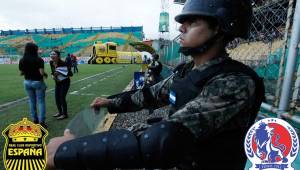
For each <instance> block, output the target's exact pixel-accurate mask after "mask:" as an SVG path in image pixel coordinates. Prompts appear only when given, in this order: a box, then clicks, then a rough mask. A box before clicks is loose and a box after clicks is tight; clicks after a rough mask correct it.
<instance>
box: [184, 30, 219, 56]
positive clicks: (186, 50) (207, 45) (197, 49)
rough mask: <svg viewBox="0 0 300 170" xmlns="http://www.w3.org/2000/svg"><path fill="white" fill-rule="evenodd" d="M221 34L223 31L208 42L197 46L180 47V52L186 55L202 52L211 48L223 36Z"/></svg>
mask: <svg viewBox="0 0 300 170" xmlns="http://www.w3.org/2000/svg"><path fill="white" fill-rule="evenodd" d="M221 35H222V34H221V33H217V34H216V35H214V36H213V37H212V38H210V39H208V40H207V41H206V42H204V43H203V44H201V45H199V46H197V47H180V48H179V52H180V53H182V54H183V55H185V56H189V55H199V54H202V53H204V52H206V51H207V50H208V49H209V48H211V47H212V46H213V44H214V43H215V42H216V41H217V40H218V39H219V38H220V37H221Z"/></svg>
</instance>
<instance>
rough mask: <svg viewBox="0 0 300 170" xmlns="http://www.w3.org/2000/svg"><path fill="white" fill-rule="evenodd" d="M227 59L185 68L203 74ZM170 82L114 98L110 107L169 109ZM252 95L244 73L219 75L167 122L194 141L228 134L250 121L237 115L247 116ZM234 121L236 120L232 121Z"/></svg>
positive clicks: (249, 79)
mask: <svg viewBox="0 0 300 170" xmlns="http://www.w3.org/2000/svg"><path fill="white" fill-rule="evenodd" d="M227 59H229V57H227V56H225V57H218V58H213V59H212V60H210V61H208V62H206V63H205V64H202V65H199V66H197V67H194V64H193V62H190V63H187V64H186V65H185V66H184V67H185V68H188V69H190V70H192V69H198V70H199V71H204V70H205V69H207V68H209V67H210V66H213V65H215V64H219V63H220V62H222V61H224V60H227ZM173 78H174V74H172V75H170V76H169V77H167V78H166V79H164V80H162V81H161V82H159V83H157V84H156V85H154V86H151V87H150V89H149V91H148V92H146V93H145V92H144V91H142V90H139V91H137V92H135V93H134V94H131V95H130V96H127V97H124V96H123V97H117V98H113V99H112V104H111V106H109V107H111V108H120V107H122V106H124V105H129V106H127V109H124V110H123V111H124V112H132V111H137V110H141V109H143V108H158V107H162V106H165V105H168V104H169V101H168V100H169V92H170V87H171V85H172V83H173ZM254 93H255V82H254V81H253V80H252V78H251V77H250V76H248V75H246V74H243V73H224V74H218V75H217V76H215V77H213V78H212V79H210V80H209V81H208V82H207V83H206V84H205V86H204V87H203V89H202V91H201V92H200V93H199V94H198V95H197V97H195V98H194V99H192V100H190V101H189V102H188V103H186V104H185V105H184V106H182V107H181V108H179V109H178V110H176V111H175V113H174V114H172V115H171V116H169V117H168V118H167V121H171V122H179V123H182V124H183V125H184V126H185V127H187V128H188V129H189V130H190V131H191V132H192V133H193V134H194V135H195V137H196V138H202V137H206V136H208V135H210V134H213V133H217V132H220V131H224V130H225V131H226V130H230V129H231V128H236V127H237V126H240V127H246V126H248V123H249V121H250V120H249V119H250V118H249V117H248V116H245V115H242V114H240V115H238V113H241V112H247V111H248V110H249V109H250V108H251V107H252V106H253V103H254V100H255V96H254V95H255V94H254ZM149 98H151V100H149ZM233 117H235V119H232V118H233ZM225 124H226V127H225V128H224V127H223V126H224V125H225Z"/></svg>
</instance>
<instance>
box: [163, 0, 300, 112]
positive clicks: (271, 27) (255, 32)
mask: <svg viewBox="0 0 300 170" xmlns="http://www.w3.org/2000/svg"><path fill="white" fill-rule="evenodd" d="M295 4H296V0H253V2H252V5H253V9H254V10H253V12H254V13H253V20H252V26H251V32H250V38H249V40H242V39H235V40H234V41H233V42H231V43H230V44H229V46H228V53H229V55H230V57H231V58H233V59H236V60H239V61H241V62H243V63H245V64H247V65H249V66H250V67H252V68H253V69H255V71H256V72H257V73H258V74H259V75H260V76H261V77H263V78H264V83H265V87H266V97H267V102H268V103H269V104H270V105H274V106H277V105H278V100H279V95H280V89H281V86H282V81H281V80H283V76H284V75H283V73H284V70H285V65H286V64H285V63H286V58H287V54H288V48H287V47H288V45H289V41H290V33H291V21H292V17H293V13H294V11H293V9H294V8H295ZM177 39H178V37H177V38H175V39H174V40H173V41H169V42H168V41H162V42H163V43H162V46H163V47H164V48H162V50H161V54H162V55H161V56H163V57H162V60H163V61H164V62H165V63H166V64H169V65H176V64H178V63H179V62H181V61H186V60H188V59H189V58H188V57H185V56H183V55H181V54H179V53H178V49H179V44H178V43H177V42H176V41H177ZM282 56H284V57H282ZM299 58H300V52H299V51H298V57H297V60H296V64H295V67H296V69H295V70H296V71H297V68H298V65H299V62H300V61H299ZM299 74H300V73H299ZM295 79H296V72H295ZM299 82H300V81H299ZM298 86H299V85H295V86H294V87H296V89H297V88H298ZM294 89H295V88H293V90H294ZM296 99H297V95H295V94H294V95H293V100H291V103H292V102H295V101H297V100H296ZM299 104H300V103H299ZM291 106H292V108H293V106H294V105H291Z"/></svg>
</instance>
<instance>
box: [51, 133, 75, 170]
mask: <svg viewBox="0 0 300 170" xmlns="http://www.w3.org/2000/svg"><path fill="white" fill-rule="evenodd" d="M74 138H75V136H74V135H73V134H71V132H70V130H69V129H66V130H65V132H64V136H60V137H55V138H52V139H50V141H49V143H48V145H47V165H46V169H47V170H54V169H55V165H54V156H55V153H56V151H57V149H58V147H59V146H60V145H61V144H63V143H64V142H66V141H69V140H72V139H74Z"/></svg>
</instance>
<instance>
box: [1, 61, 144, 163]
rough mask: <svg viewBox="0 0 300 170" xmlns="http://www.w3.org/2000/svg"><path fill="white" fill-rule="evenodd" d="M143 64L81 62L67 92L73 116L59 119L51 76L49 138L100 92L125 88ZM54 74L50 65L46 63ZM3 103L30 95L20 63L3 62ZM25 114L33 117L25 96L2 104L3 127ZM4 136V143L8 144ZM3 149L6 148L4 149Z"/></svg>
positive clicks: (109, 92) (48, 89)
mask: <svg viewBox="0 0 300 170" xmlns="http://www.w3.org/2000/svg"><path fill="white" fill-rule="evenodd" d="M140 68H141V67H140V66H139V65H119V64H116V65H79V74H74V76H73V77H72V78H71V86H70V89H69V93H68V95H67V101H68V113H69V118H68V119H64V120H60V121H58V120H56V119H55V118H54V117H52V115H53V114H55V113H56V112H57V109H56V105H55V99H54V91H53V88H54V82H53V80H52V79H51V76H49V77H48V79H47V80H46V83H47V86H48V88H47V93H46V123H47V125H48V132H49V135H48V137H47V138H46V142H48V140H49V139H50V138H52V137H55V136H59V135H62V134H63V131H64V129H65V127H66V125H67V124H68V123H69V122H70V121H71V120H72V118H73V117H74V116H75V115H76V114H77V113H79V112H80V111H81V110H84V109H86V108H88V107H89V104H90V103H91V102H92V100H93V99H94V98H95V97H97V96H103V97H107V96H108V95H111V94H115V93H118V92H121V91H122V90H123V89H124V88H125V87H126V86H127V85H128V83H129V82H130V81H131V80H132V79H133V72H135V71H139V70H140ZM46 70H47V73H48V74H49V75H50V67H49V65H46ZM0 82H1V85H0V92H1V95H0V105H3V104H5V103H6V104H7V103H8V102H12V101H15V100H17V99H22V98H24V97H26V94H25V90H24V88H23V77H22V76H20V75H19V71H18V65H0ZM23 117H26V118H28V119H29V120H31V117H30V113H29V106H28V102H27V100H26V98H25V99H23V100H20V101H19V102H17V103H15V104H13V105H11V106H10V105H9V106H8V107H5V108H4V109H3V108H2V109H1V108H0V129H1V131H3V130H4V129H5V128H6V127H7V126H8V125H9V124H11V123H16V122H17V121H20V120H21V119H22V118H23ZM4 142H5V141H4V137H3V136H1V138H0V146H1V147H2V146H4ZM1 151H2V149H1ZM0 155H1V157H0V162H1V164H0V169H3V167H2V166H3V164H2V153H0Z"/></svg>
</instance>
